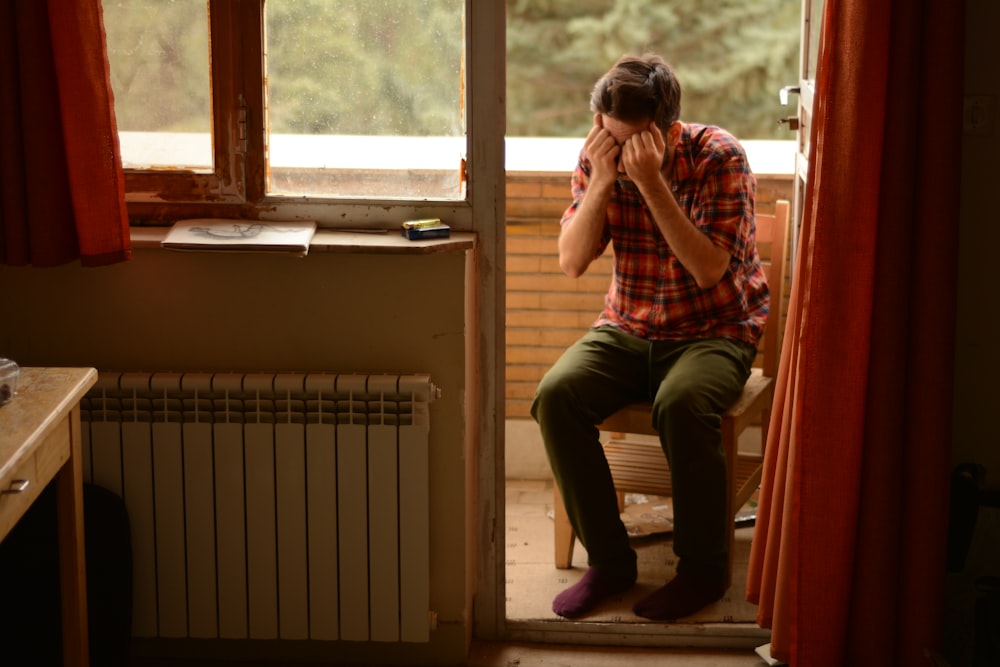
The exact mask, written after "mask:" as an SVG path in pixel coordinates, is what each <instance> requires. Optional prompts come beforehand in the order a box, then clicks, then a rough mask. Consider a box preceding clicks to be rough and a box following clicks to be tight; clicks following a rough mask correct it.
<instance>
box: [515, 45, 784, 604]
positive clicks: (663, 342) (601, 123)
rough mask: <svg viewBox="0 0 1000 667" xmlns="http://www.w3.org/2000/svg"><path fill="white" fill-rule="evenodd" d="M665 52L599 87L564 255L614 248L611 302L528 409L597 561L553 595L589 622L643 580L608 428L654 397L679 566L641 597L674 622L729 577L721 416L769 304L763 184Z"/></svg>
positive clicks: (568, 268)
mask: <svg viewBox="0 0 1000 667" xmlns="http://www.w3.org/2000/svg"><path fill="white" fill-rule="evenodd" d="M680 101H681V88H680V84H679V82H678V80H677V77H676V76H675V74H674V72H673V70H672V69H671V68H670V66H669V65H668V64H667V63H666V62H665V61H664V60H663V59H662V58H661V57H659V56H657V55H652V54H650V55H645V56H642V57H635V56H624V57H622V58H621V59H620V60H619V61H618V62H617V63H616V64H615V65H614V67H612V68H611V70H610V71H608V73H607V74H605V75H604V76H603V77H602V78H601V79H600V80H599V81H598V82H597V84H596V85H595V87H594V90H593V93H592V95H591V102H590V105H591V111H593V113H594V125H593V127H592V128H591V130H590V133H589V134H588V135H587V138H586V141H585V142H584V146H583V150H582V152H581V153H580V158H579V163H578V164H577V167H576V169H575V171H574V173H573V180H572V194H573V203H572V204H571V205H570V206H569V208H568V209H567V210H566V212H565V213H564V214H563V217H562V222H561V231H560V235H559V265H560V267H561V268H562V270H563V272H565V273H566V274H567V275H568V276H570V277H573V278H576V277H578V276H580V275H582V274H583V273H584V272H585V271H586V270H587V268H588V267H589V266H590V263H591V262H592V261H594V259H596V258H597V257H599V256H600V255H601V254H602V253H603V252H604V251H605V250H606V249H607V247H608V244H609V243H610V244H611V245H612V246H613V252H614V273H613V276H612V279H611V286H610V288H609V290H608V293H607V296H606V297H605V307H604V311H603V312H602V313H601V314H600V316H599V317H598V319H597V321H596V322H595V323H594V325H593V327H592V328H591V329H590V330H589V331H588V332H587V333H586V334H585V335H584V336H583V337H582V338H581V339H580V340H578V341H577V342H576V343H574V344H573V345H572V346H571V347H570V348H569V349H567V350H566V351H565V352H564V353H563V355H562V357H560V359H559V360H558V361H557V362H556V363H555V364H554V365H553V366H552V368H551V369H550V370H549V371H548V372H547V373H546V375H545V377H544V378H542V380H541V382H540V383H539V386H538V390H537V393H536V395H535V399H534V403H533V405H532V408H531V414H532V416H533V417H534V418H535V420H536V421H537V422H538V424H539V426H540V428H541V434H542V438H543V440H544V442H545V449H546V452H547V454H548V457H549V462H550V464H551V466H552V471H553V474H554V476H555V480H556V483H557V484H558V485H559V490H560V492H561V494H562V497H563V501H564V503H565V505H566V511H567V514H568V515H569V520H570V524H571V525H572V527H573V530H574V531H575V533H576V535H577V537H579V539H580V541H581V543H582V544H583V545H584V547H585V548H586V549H587V554H588V565H589V569H588V570H587V572H586V574H585V575H584V576H583V578H582V579H581V580H580V581H579V582H577V583H576V584H575V585H573V586H571V587H570V588H568V589H566V590H565V591H563V592H562V593H560V594H559V595H558V596H557V597H556V598H555V600H554V601H553V605H552V609H553V611H554V612H555V613H556V614H558V615H560V616H564V617H566V618H576V617H579V616H581V615H583V614H585V613H587V612H588V611H590V610H591V609H593V608H594V607H595V606H596V605H598V604H599V603H600V602H602V601H604V600H606V599H607V598H609V597H611V596H613V595H617V594H620V593H622V592H624V591H626V590H628V589H629V588H631V587H632V585H633V584H634V583H635V581H636V578H637V569H636V554H635V551H634V550H633V549H632V547H631V546H630V544H629V541H628V535H627V533H626V530H625V527H624V524H623V523H622V521H621V517H620V514H619V512H618V504H617V497H616V495H615V489H614V486H613V483H612V478H611V473H610V471H609V468H608V464H607V461H606V459H605V457H604V452H603V450H602V447H601V443H600V440H599V431H598V428H597V425H598V424H600V423H601V422H602V421H603V420H604V419H605V418H606V417H608V416H609V415H611V414H612V413H614V412H615V411H617V410H618V409H620V408H622V407H624V406H625V405H627V404H630V403H635V402H638V401H650V400H651V401H652V403H653V409H652V419H653V426H654V427H655V429H656V431H657V433H659V437H660V443H661V445H662V446H663V451H664V453H665V454H666V458H667V461H668V462H669V464H670V470H671V474H672V486H673V494H674V495H673V506H674V538H673V547H674V551H675V553H676V555H677V574H676V576H675V577H674V578H673V579H672V580H671V581H670V582H668V583H667V584H666V585H664V586H663V587H662V588H660V589H658V590H657V591H655V592H653V593H652V594H651V595H649V596H648V597H646V598H645V599H643V600H640V601H639V602H637V603H636V604H635V606H634V607H633V611H634V612H635V613H636V614H637V615H639V616H642V617H645V618H651V619H657V620H672V619H676V618H681V617H684V616H689V615H691V614H693V613H694V612H696V611H698V610H699V609H701V608H702V607H704V606H706V605H708V604H710V603H712V602H715V601H716V600H718V599H720V598H721V597H722V596H723V594H724V593H725V590H726V587H727V585H728V580H729V572H728V568H729V554H728V548H729V546H728V545H729V542H728V531H729V530H731V529H732V527H731V525H730V521H731V517H730V514H729V508H728V507H726V497H727V496H726V489H727V471H726V459H725V454H724V452H723V448H722V434H721V430H720V424H721V420H722V418H721V415H722V412H723V411H725V410H726V408H727V407H728V406H729V405H730V404H731V403H732V402H733V401H734V400H735V399H736V397H737V396H739V395H740V392H741V390H742V388H743V384H744V382H745V381H746V379H747V377H748V376H749V374H750V367H751V364H752V362H753V359H754V357H755V355H756V346H757V341H758V339H759V338H760V336H761V334H762V332H763V328H764V321H765V319H766V317H767V313H768V304H769V301H768V298H769V296H768V287H767V282H766V278H765V276H764V273H763V270H762V268H761V263H760V257H759V256H758V254H757V245H756V237H755V227H754V195H755V190H756V179H755V178H754V176H753V174H752V173H751V171H750V167H749V165H748V163H747V158H746V154H745V153H744V151H743V148H742V147H741V146H740V144H739V142H738V141H737V140H736V139H735V138H734V137H733V136H732V135H731V134H729V133H728V132H726V131H725V130H723V129H720V128H718V127H712V126H706V125H697V124H693V123H686V122H682V121H681V120H679V118H680Z"/></svg>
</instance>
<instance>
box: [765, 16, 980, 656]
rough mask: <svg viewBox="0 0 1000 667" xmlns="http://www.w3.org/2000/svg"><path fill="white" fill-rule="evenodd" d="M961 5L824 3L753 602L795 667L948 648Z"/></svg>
mask: <svg viewBox="0 0 1000 667" xmlns="http://www.w3.org/2000/svg"><path fill="white" fill-rule="evenodd" d="M964 20H965V11H964V3H963V2H953V1H952V0H919V1H917V0H896V1H893V0H879V1H872V0H827V3H826V7H825V15H824V18H823V37H822V43H821V47H820V62H819V66H818V69H817V80H816V97H815V103H814V116H813V127H812V155H811V156H810V172H809V176H808V182H807V184H806V192H805V203H804V213H803V219H802V233H801V235H800V246H799V249H798V257H797V261H796V269H795V275H794V278H793V288H792V298H791V302H790V306H789V316H788V323H787V325H786V333H785V338H784V341H785V342H784V347H783V350H782V360H781V367H780V370H779V377H778V381H777V385H776V392H775V406H774V410H773V412H772V418H771V424H770V434H769V438H768V443H767V449H766V455H765V459H766V460H765V470H764V476H763V480H762V487H761V494H760V495H761V503H760V507H759V508H758V521H757V529H756V532H755V535H754V541H753V546H752V549H751V559H750V569H749V573H748V582H747V599H748V600H750V601H752V602H755V603H757V604H758V605H759V616H758V623H759V624H760V625H761V626H762V627H769V628H771V629H772V642H771V644H772V646H771V650H772V655H773V656H774V657H776V658H778V659H780V660H782V661H784V662H787V663H788V664H790V665H792V666H793V667H800V666H802V667H823V666H825V665H829V666H831V667H834V666H837V667H839V666H841V665H844V664H852V665H893V664H898V665H916V664H923V663H926V658H925V652H926V651H935V650H937V648H938V647H939V643H940V634H941V621H942V618H941V613H942V603H943V589H944V580H945V555H946V535H947V508H948V476H949V470H948V468H949V465H950V455H949V449H950V438H951V414H952V406H951V400H952V398H951V397H952V384H953V377H952V376H953V356H954V335H955V334H954V330H955V318H956V293H955V290H956V286H957V253H958V213H959V210H958V201H959V183H960V171H961V164H960V161H961V155H960V151H961V128H962V120H961V116H962V110H961V100H962V92H963V80H964V68H963V62H962V54H963V44H962V42H963V29H964Z"/></svg>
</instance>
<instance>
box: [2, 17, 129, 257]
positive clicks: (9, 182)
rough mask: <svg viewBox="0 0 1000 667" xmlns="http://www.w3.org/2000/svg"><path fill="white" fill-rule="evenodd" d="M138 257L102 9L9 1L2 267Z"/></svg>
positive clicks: (4, 64) (4, 52)
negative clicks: (132, 238)
mask: <svg viewBox="0 0 1000 667" xmlns="http://www.w3.org/2000/svg"><path fill="white" fill-rule="evenodd" d="M131 252H132V251H131V245H130V240H129V232H128V216H127V212H126V209H125V184H124V176H123V173H122V165H121V155H120V152H119V147H118V130H117V127H116V124H115V115H114V103H113V98H112V92H111V83H110V75H109V68H108V59H107V50H106V45H105V35H104V24H103V17H102V11H101V2H100V0H48V2H45V1H41V0H0V263H2V264H8V265H12V266H24V265H33V266H36V267H44V266H55V265H59V264H65V263H67V262H71V261H74V260H76V259H79V260H80V263H81V264H82V265H83V266H99V265H105V264H111V263H114V262H120V261H123V260H127V259H129V258H130V257H131Z"/></svg>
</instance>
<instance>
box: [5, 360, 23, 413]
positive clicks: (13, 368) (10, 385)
mask: <svg viewBox="0 0 1000 667" xmlns="http://www.w3.org/2000/svg"><path fill="white" fill-rule="evenodd" d="M20 377H21V367H20V366H18V365H17V364H16V363H15V362H13V361H11V360H10V359H4V358H2V357H0V405H3V404H4V403H7V402H8V401H10V400H11V399H12V398H14V395H15V394H17V381H18V379H20Z"/></svg>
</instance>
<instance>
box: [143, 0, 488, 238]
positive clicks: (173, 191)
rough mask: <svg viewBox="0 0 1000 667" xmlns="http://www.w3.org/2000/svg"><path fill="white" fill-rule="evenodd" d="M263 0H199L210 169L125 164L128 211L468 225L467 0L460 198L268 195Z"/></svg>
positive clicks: (163, 219) (471, 28) (368, 224)
mask: <svg viewBox="0 0 1000 667" xmlns="http://www.w3.org/2000/svg"><path fill="white" fill-rule="evenodd" d="M264 2H265V0H206V4H207V8H208V22H209V49H210V59H209V63H210V65H209V67H210V72H209V80H210V85H211V88H212V90H211V100H212V133H213V135H212V158H213V167H212V168H211V170H199V169H191V168H176V169H171V168H152V169H130V168H127V169H125V194H126V203H127V206H128V211H129V216H130V218H131V219H132V221H133V222H135V223H139V224H153V225H155V224H158V223H160V224H166V223H168V222H170V221H172V220H175V219H179V218H185V217H187V218H190V217H220V218H251V219H257V218H266V217H270V218H285V219H288V218H304V219H312V220H316V221H317V223H318V224H319V226H320V227H331V228H336V227H340V228H357V229H366V228H376V227H381V228H384V227H388V226H389V224H390V223H397V222H399V221H401V220H405V219H408V218H422V217H440V218H442V219H445V218H447V220H448V221H449V224H451V226H452V227H453V228H454V229H457V230H470V229H471V228H472V213H471V208H472V207H471V193H470V192H469V187H468V183H469V179H468V174H469V173H471V172H472V171H473V168H474V166H473V164H472V163H473V156H472V153H473V150H472V146H473V140H472V138H473V132H474V124H475V123H474V121H473V119H472V117H471V112H470V109H471V99H470V98H471V96H470V93H469V91H470V89H471V82H472V81H474V80H475V79H474V75H473V70H474V69H475V63H474V59H473V58H472V55H471V49H470V43H471V42H472V40H471V39H470V38H469V37H470V36H471V35H472V34H473V33H475V32H476V30H477V28H476V23H475V22H474V21H473V19H472V17H473V13H474V10H473V2H472V1H471V0H466V2H465V20H464V26H463V35H462V38H463V40H464V46H463V48H464V56H465V67H464V94H465V96H466V99H465V101H464V105H465V110H466V113H467V117H466V133H465V141H466V168H465V172H466V173H465V175H464V179H465V183H466V188H465V191H464V193H463V197H462V198H461V199H432V198H423V199H421V198H413V199H397V198H394V199H384V198H345V197H332V196H330V197H326V196H315V197H313V196H309V197H294V196H287V195H268V194H267V177H268V168H269V167H268V164H267V158H266V156H267V154H268V150H267V148H268V147H267V130H266V127H265V117H264V113H265V109H266V91H265V89H264V82H265V80H266V62H265V49H264Z"/></svg>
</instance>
